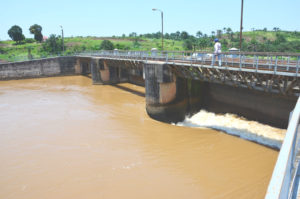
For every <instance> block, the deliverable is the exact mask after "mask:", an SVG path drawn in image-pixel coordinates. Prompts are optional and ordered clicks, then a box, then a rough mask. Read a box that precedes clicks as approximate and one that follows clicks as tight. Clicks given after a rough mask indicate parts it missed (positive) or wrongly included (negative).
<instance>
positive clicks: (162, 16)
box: [152, 8, 164, 51]
mask: <svg viewBox="0 0 300 199" xmlns="http://www.w3.org/2000/svg"><path fill="white" fill-rule="evenodd" d="M152 10H153V11H159V12H160V13H161V50H162V51H164V13H163V11H162V10H160V9H157V8H152Z"/></svg>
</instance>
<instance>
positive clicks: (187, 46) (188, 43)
mask: <svg viewBox="0 0 300 199" xmlns="http://www.w3.org/2000/svg"><path fill="white" fill-rule="evenodd" d="M182 45H183V48H184V49H185V50H193V41H192V40H190V39H186V40H184V41H183V44H182Z"/></svg>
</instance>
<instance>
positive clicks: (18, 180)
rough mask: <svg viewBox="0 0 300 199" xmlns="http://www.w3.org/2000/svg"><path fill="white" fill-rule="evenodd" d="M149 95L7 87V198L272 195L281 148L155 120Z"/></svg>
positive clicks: (79, 81) (1, 148)
mask: <svg viewBox="0 0 300 199" xmlns="http://www.w3.org/2000/svg"><path fill="white" fill-rule="evenodd" d="M144 92H145V91H144V88H143V87H139V86H135V85H132V84H121V85H120V86H117V87H116V86H99V85H98V86H96V85H94V86H93V85H92V84H91V79H90V78H88V77H81V76H78V77H55V78H42V79H28V80H16V81H2V82H0V162H1V164H0V198H3V199H4V198H5V199H23V198H24V199H28V198H30V199H34V198H43V199H50V198H51V199H53V198H55V199H69V198H70V199H102V198H103V199H120V198H122V199H134V198H143V199H160V198H161V199H167V198H172V199H177V198H178V199H183V198H189V199H192V198H197V199H199V198H203V199H210V198H212V199H214V198H215V199H221V198H222V199H223V198H224V199H227V198H228V199H235V198H238V199H242V198H249V199H254V198H263V197H264V195H265V193H266V189H267V186H268V183H269V180H270V177H271V174H272V171H273V168H274V165H275V162H276V158H277V155H278V152H277V151H274V150H272V149H270V148H267V147H264V146H261V145H258V144H255V143H252V142H249V141H245V140H242V139H240V138H238V137H234V136H230V135H227V134H224V133H220V132H218V131H215V130H207V129H194V128H188V127H179V126H175V125H170V124H165V123H161V122H158V121H155V120H153V119H151V118H149V117H148V115H147V113H146V111H145V98H144Z"/></svg>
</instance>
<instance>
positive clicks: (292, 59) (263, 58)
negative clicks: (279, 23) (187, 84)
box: [78, 50, 300, 76]
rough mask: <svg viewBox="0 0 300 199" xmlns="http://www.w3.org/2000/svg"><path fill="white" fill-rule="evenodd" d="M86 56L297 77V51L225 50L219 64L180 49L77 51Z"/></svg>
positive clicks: (299, 56) (204, 54)
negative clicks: (220, 67)
mask: <svg viewBox="0 0 300 199" xmlns="http://www.w3.org/2000/svg"><path fill="white" fill-rule="evenodd" d="M78 55H85V56H102V57H111V58H119V59H135V60H145V61H148V60H154V61H164V62H169V63H174V64H175V63H182V64H185V63H187V64H190V65H202V66H204V65H206V66H213V67H214V66H222V68H224V67H232V68H238V69H239V70H243V69H246V70H247V69H249V70H250V71H249V72H252V71H258V70H260V71H272V74H278V73H279V74H280V73H291V74H292V75H291V74H289V76H298V73H299V67H300V54H297V53H260V52H258V53H255V52H224V53H222V54H221V56H220V58H221V60H220V61H221V64H219V60H218V59H217V58H216V57H217V56H214V54H212V53H211V52H179V51H119V50H113V51H96V52H85V53H79V54H78Z"/></svg>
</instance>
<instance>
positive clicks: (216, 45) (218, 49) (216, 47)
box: [214, 42, 221, 54]
mask: <svg viewBox="0 0 300 199" xmlns="http://www.w3.org/2000/svg"><path fill="white" fill-rule="evenodd" d="M214 48H215V52H214V53H215V54H220V53H221V43H220V42H216V43H215V45H214Z"/></svg>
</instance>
